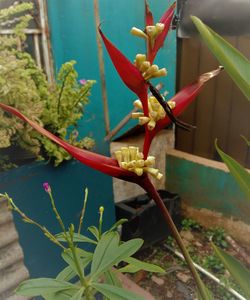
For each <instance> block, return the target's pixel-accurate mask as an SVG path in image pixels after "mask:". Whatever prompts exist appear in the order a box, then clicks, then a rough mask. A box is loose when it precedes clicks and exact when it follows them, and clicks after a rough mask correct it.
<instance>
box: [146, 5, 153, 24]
mask: <svg viewBox="0 0 250 300" xmlns="http://www.w3.org/2000/svg"><path fill="white" fill-rule="evenodd" d="M145 24H146V26H152V25H154V17H153V15H152V13H151V11H150V9H149V6H148V3H147V0H145Z"/></svg>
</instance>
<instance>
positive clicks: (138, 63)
mask: <svg viewBox="0 0 250 300" xmlns="http://www.w3.org/2000/svg"><path fill="white" fill-rule="evenodd" d="M145 61H146V55H145V54H137V55H136V57H135V65H136V67H137V68H138V69H140V67H141V65H142V64H143V62H145Z"/></svg>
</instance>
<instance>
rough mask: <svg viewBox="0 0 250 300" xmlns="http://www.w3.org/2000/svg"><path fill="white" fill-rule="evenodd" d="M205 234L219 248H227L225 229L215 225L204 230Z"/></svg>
mask: <svg viewBox="0 0 250 300" xmlns="http://www.w3.org/2000/svg"><path fill="white" fill-rule="evenodd" d="M206 236H207V237H208V238H209V239H210V240H211V241H213V243H214V244H215V245H217V246H219V247H221V248H227V247H228V243H227V241H226V238H225V230H224V229H223V228H219V227H215V228H209V229H208V230H207V231H206Z"/></svg>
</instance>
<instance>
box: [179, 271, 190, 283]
mask: <svg viewBox="0 0 250 300" xmlns="http://www.w3.org/2000/svg"><path fill="white" fill-rule="evenodd" d="M176 277H177V278H178V279H179V280H180V281H182V282H183V283H187V282H188V281H189V280H190V279H191V276H190V275H188V274H185V273H183V272H178V273H177V274H176Z"/></svg>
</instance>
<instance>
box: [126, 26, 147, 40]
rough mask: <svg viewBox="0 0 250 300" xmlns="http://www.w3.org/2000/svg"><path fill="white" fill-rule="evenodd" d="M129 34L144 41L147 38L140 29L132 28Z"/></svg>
mask: <svg viewBox="0 0 250 300" xmlns="http://www.w3.org/2000/svg"><path fill="white" fill-rule="evenodd" d="M130 33H131V34H133V35H135V36H138V37H141V38H144V39H147V38H148V37H147V35H146V34H145V33H144V32H143V31H142V30H141V29H139V28H136V27H132V28H131V30H130Z"/></svg>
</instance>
